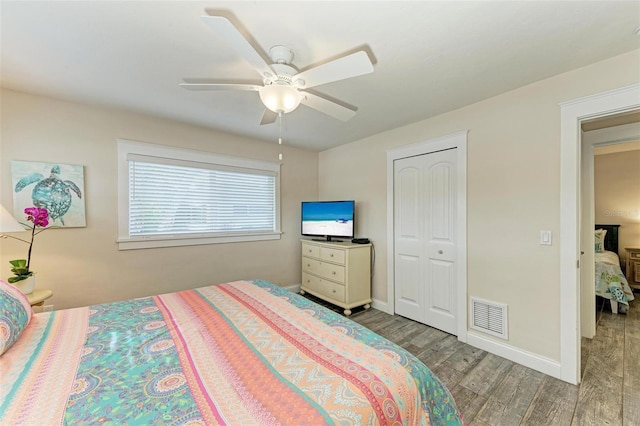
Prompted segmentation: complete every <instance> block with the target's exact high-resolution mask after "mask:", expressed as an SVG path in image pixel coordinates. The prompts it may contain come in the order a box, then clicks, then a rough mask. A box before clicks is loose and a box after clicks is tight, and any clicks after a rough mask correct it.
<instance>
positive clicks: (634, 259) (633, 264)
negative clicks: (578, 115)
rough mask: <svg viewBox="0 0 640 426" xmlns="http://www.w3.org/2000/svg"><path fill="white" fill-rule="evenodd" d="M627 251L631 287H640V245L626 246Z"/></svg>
mask: <svg viewBox="0 0 640 426" xmlns="http://www.w3.org/2000/svg"><path fill="white" fill-rule="evenodd" d="M624 249H625V250H626V251H627V281H628V282H629V287H631V288H633V289H640V247H625V248H624Z"/></svg>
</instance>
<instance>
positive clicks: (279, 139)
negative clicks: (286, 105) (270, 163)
mask: <svg viewBox="0 0 640 426" xmlns="http://www.w3.org/2000/svg"><path fill="white" fill-rule="evenodd" d="M278 121H279V123H278V124H279V132H280V134H279V136H278V145H282V111H279V112H278ZM281 149H282V148H281ZM278 159H279V160H280V161H282V152H281V153H279V154H278Z"/></svg>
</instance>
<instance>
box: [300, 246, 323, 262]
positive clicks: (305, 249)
mask: <svg viewBox="0 0 640 426" xmlns="http://www.w3.org/2000/svg"><path fill="white" fill-rule="evenodd" d="M302 255H303V256H308V257H315V258H316V259H320V247H318V246H314V245H311V244H302Z"/></svg>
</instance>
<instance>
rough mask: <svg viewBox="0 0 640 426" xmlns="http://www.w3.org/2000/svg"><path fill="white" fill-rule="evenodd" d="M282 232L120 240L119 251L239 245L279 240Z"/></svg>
mask: <svg viewBox="0 0 640 426" xmlns="http://www.w3.org/2000/svg"><path fill="white" fill-rule="evenodd" d="M281 234H282V233H281V232H265V233H259V234H258V233H257V234H250V233H247V234H233V235H218V236H198V237H196V236H188V237H185V236H182V235H181V236H153V237H142V238H141V237H136V238H118V241H117V243H118V250H139V249H149V248H161V247H181V246H197V245H205V244H223V243H239V242H247V241H266V240H279V239H280V236H281Z"/></svg>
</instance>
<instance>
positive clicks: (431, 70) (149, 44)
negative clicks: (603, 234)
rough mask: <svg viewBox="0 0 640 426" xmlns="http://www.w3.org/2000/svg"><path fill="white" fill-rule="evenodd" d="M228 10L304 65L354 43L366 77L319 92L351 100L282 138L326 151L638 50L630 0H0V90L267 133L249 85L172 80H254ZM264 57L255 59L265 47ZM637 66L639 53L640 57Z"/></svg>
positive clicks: (635, 5)
mask: <svg viewBox="0 0 640 426" xmlns="http://www.w3.org/2000/svg"><path fill="white" fill-rule="evenodd" d="M221 11H223V12H224V13H225V14H227V13H230V14H231V15H232V16H233V17H234V18H235V19H234V22H235V23H236V24H237V25H239V26H242V27H243V29H244V30H245V31H246V32H248V33H249V34H250V36H251V37H252V38H253V40H254V41H255V43H257V45H256V47H257V48H259V49H261V50H262V51H263V52H267V51H268V50H269V48H270V47H271V46H273V45H277V44H282V45H286V46H288V47H290V48H291V49H292V50H293V51H294V52H295V57H294V60H293V63H294V65H295V66H297V67H298V68H299V69H301V70H304V69H307V68H310V67H312V66H316V65H318V64H321V63H323V62H326V61H327V60H330V59H335V58H337V57H339V56H342V55H344V54H346V53H351V52H353V51H356V50H359V49H365V50H366V51H367V52H368V54H369V56H370V58H371V60H372V62H373V63H374V72H373V74H369V75H365V76H361V77H356V78H352V79H348V80H344V81H340V82H335V83H330V84H326V85H323V86H319V87H317V88H316V89H317V91H318V92H320V93H322V94H324V95H327V96H329V97H332V98H335V99H337V100H339V101H341V102H343V103H346V104H348V105H352V106H356V107H357V108H358V112H357V114H356V116H355V118H353V119H351V120H350V121H348V122H346V123H344V122H341V121H338V120H336V119H334V118H330V117H328V116H325V115H324V114H322V113H320V112H317V111H315V110H312V109H310V108H308V107H306V106H304V105H303V106H300V107H299V108H298V109H297V110H295V111H293V112H292V113H290V114H287V115H286V116H285V120H284V125H283V133H284V134H283V137H284V143H285V144H290V145H296V146H300V147H305V148H308V149H312V150H323V149H327V148H330V147H333V146H337V145H340V144H344V143H348V142H351V141H354V140H358V139H361V138H363V137H366V136H368V135H372V134H376V133H380V132H383V131H385V130H389V129H392V128H396V127H399V126H402V125H405V124H408V123H412V122H415V121H419V120H422V119H425V118H427V117H430V116H434V115H437V114H440V113H443V112H446V111H450V110H453V109H456V108H459V107H461V106H464V105H467V104H470V103H473V102H477V101H479V100H482V99H486V98H488V97H491V96H495V95H497V94H499V93H503V92H506V91H509V90H511V89H514V88H517V87H520V86H523V85H525V84H528V83H532V82H534V81H537V80H541V79H544V78H547V77H550V76H552V75H556V74H559V73H562V72H566V71H569V70H572V69H575V68H579V67H582V66H585V65H587V64H590V63H593V62H597V61H600V60H603V59H606V58H609V57H613V56H616V55H619V54H622V53H625V52H629V51H632V50H634V49H639V48H640V36H638V35H637V34H636V29H637V28H638V27H639V26H640V2H638V1H566V2H557V1H522V2H521V1H507V2H497V1H474V2H464V1H455V2H453V1H450V2H445V1H440V2H438V1H411V2H403V1H391V2H379V1H376V2H364V1H353V2H347V1H341V2H328V1H319V2H308V1H289V2H271V1H252V2H244V1H234V2H216V1H208V2H195V1H193V2H192V1H127V2H117V1H108V0H103V1H95V2H91V1H67V2H62V1H43V2H38V1H6V0H2V1H1V3H0V18H1V36H2V41H1V46H0V47H1V55H2V56H1V61H2V62H1V71H2V74H1V83H2V86H3V87H6V88H9V89H14V90H18V91H23V92H29V93H37V94H42V95H46V96H52V97H56V98H62V99H68V100H73V101H79V102H88V103H96V104H100V105H106V106H113V107H118V108H124V109H127V110H132V111H139V112H144V113H149V114H153V115H157V116H161V117H167V118H172V119H177V120H181V121H184V122H188V123H193V124H197V125H201V126H207V127H212V128H216V129H221V130H224V131H227V132H232V133H238V134H243V135H247V136H251V137H255V138H259V139H264V140H268V141H275V140H276V139H277V135H278V127H277V124H270V125H264V126H260V125H259V124H258V123H259V121H260V118H261V116H262V112H263V106H262V104H261V103H260V100H259V97H258V94H257V93H255V92H190V91H187V90H184V89H182V88H180V87H178V83H180V82H181V81H182V79H183V78H209V79H215V80H228V81H245V82H246V81H251V82H253V81H255V82H258V81H259V80H260V79H259V76H258V74H257V73H256V71H255V70H254V69H253V68H252V67H251V66H250V65H249V64H248V63H246V62H244V60H243V59H242V58H241V57H240V56H239V55H238V54H237V53H236V52H235V51H234V50H233V48H231V47H230V46H229V45H227V44H226V43H225V42H224V41H223V40H221V39H220V37H219V36H218V35H217V34H215V33H214V32H213V31H212V30H211V29H210V28H209V27H207V26H206V25H205V24H204V23H203V22H202V21H201V20H200V19H199V17H200V16H201V15H203V14H205V13H207V12H208V13H210V14H216V12H221ZM265 58H266V56H265ZM639 61H640V57H639Z"/></svg>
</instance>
